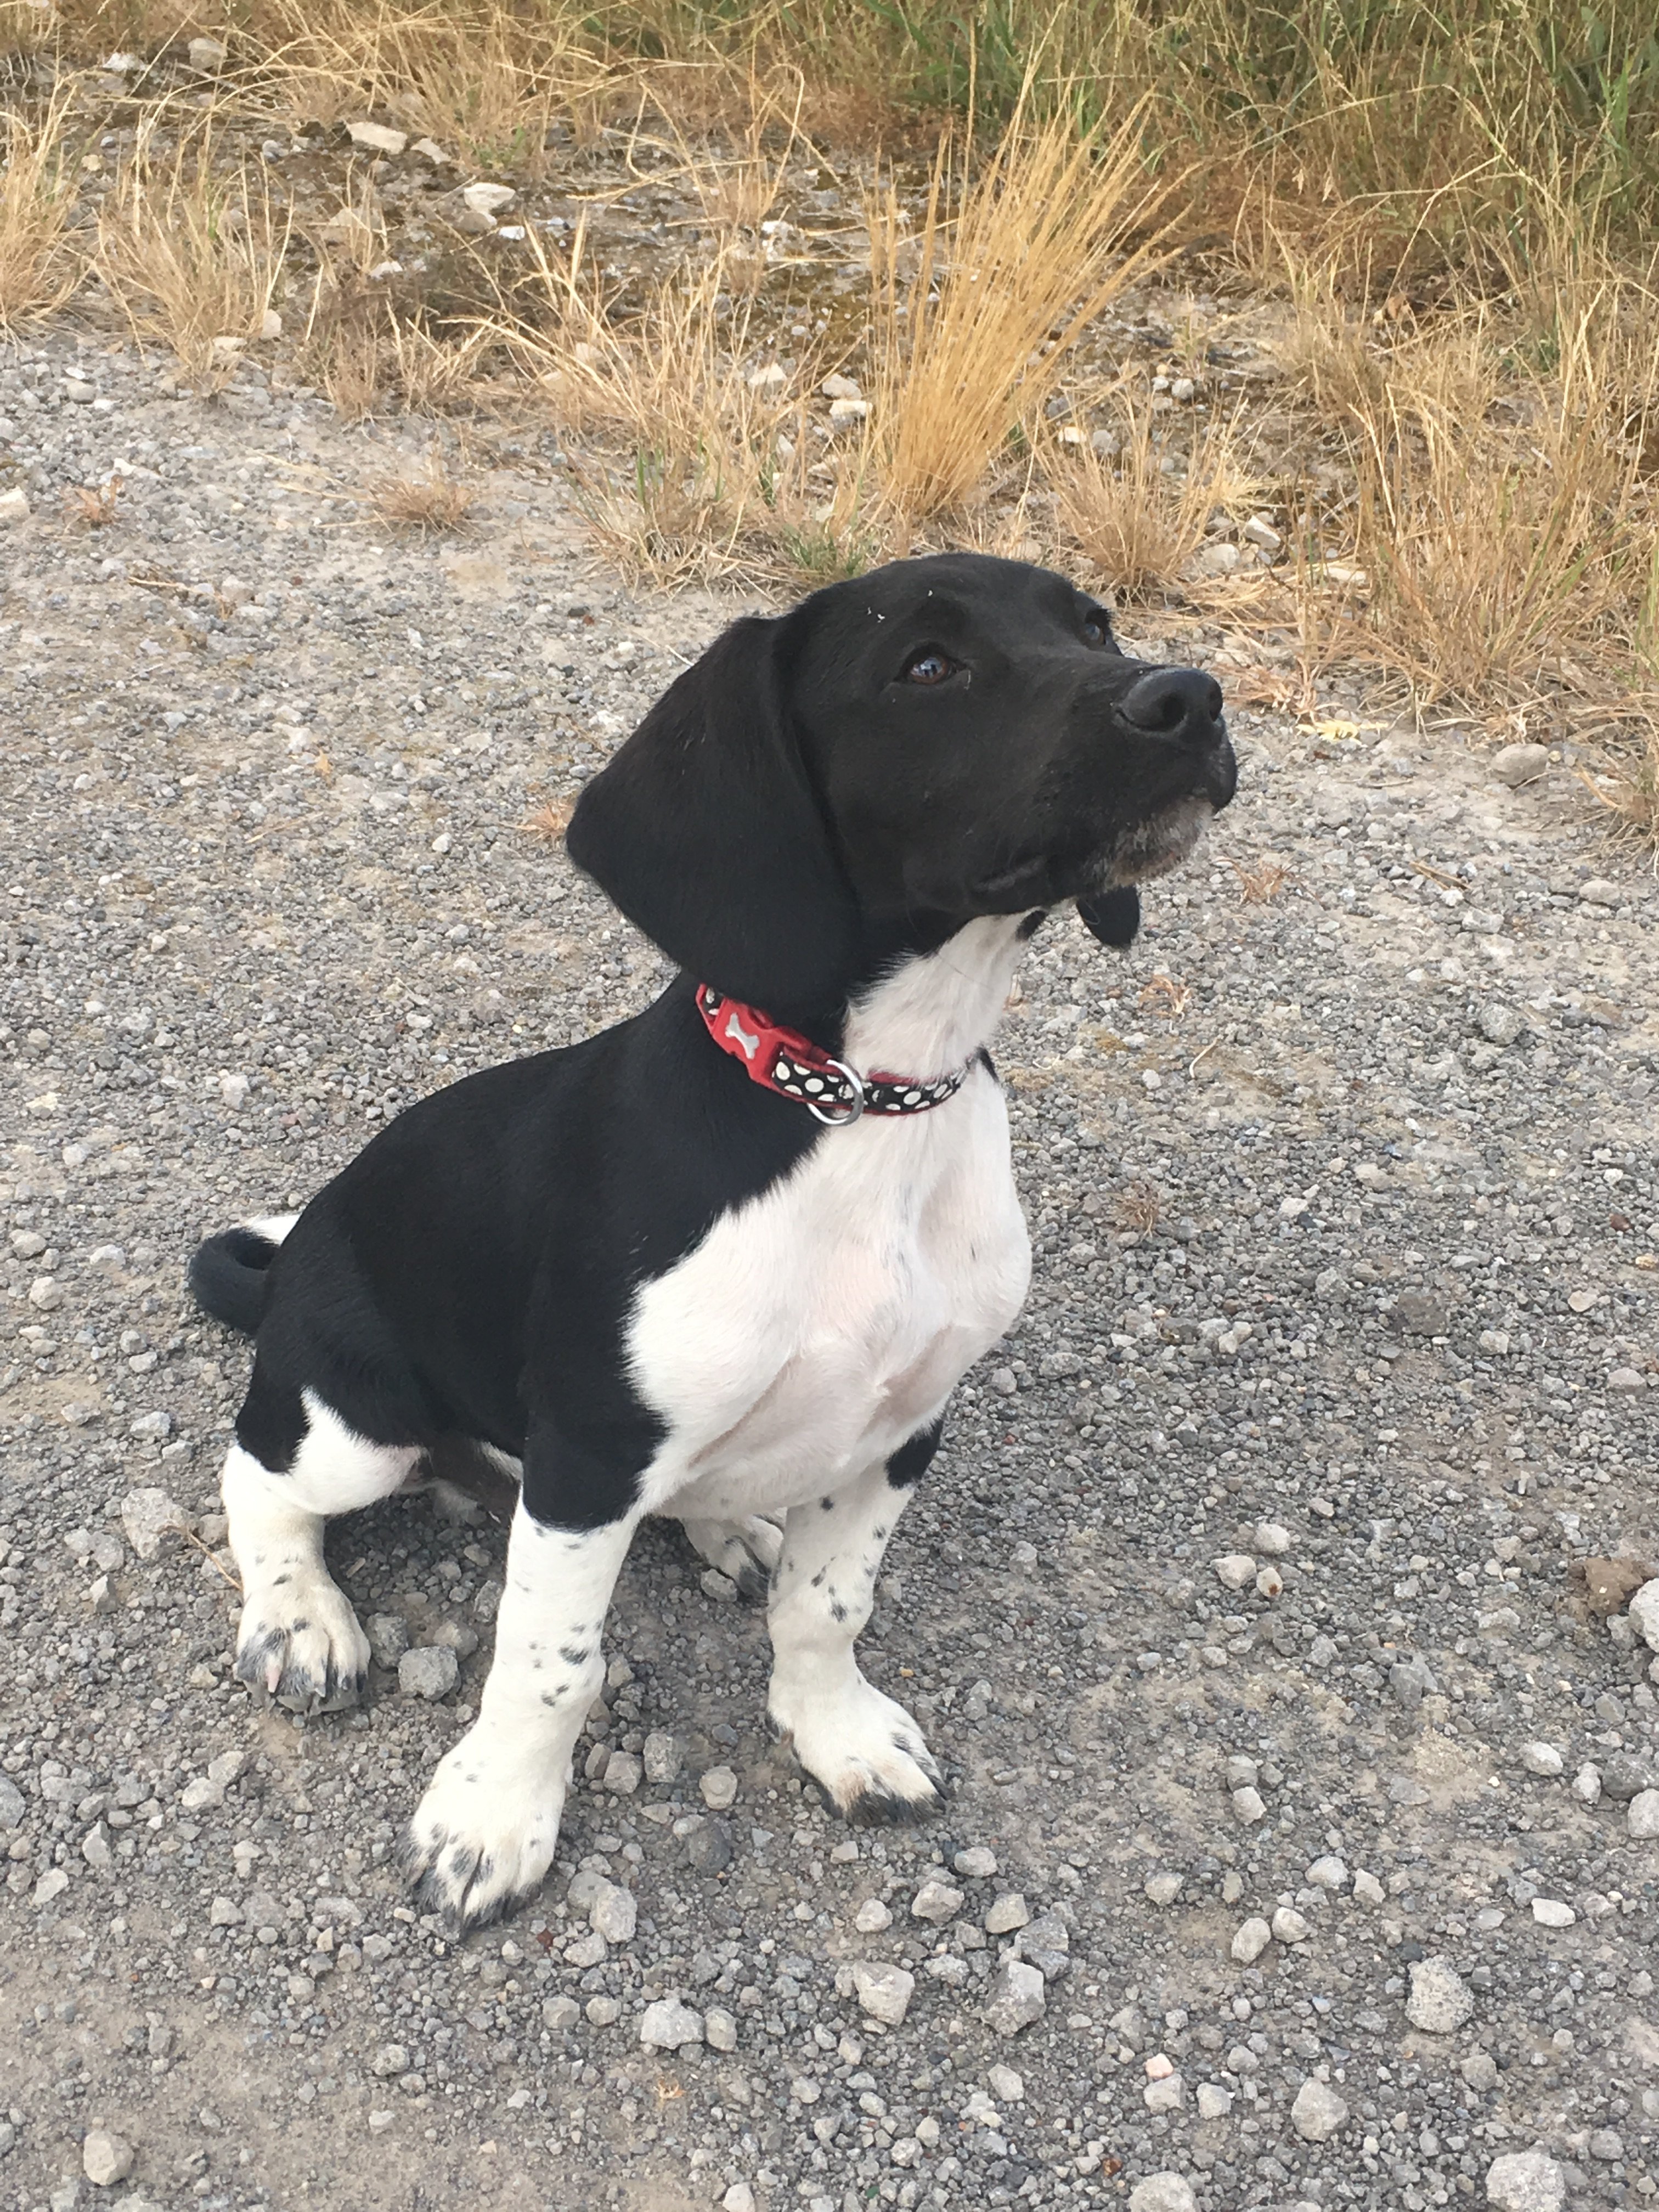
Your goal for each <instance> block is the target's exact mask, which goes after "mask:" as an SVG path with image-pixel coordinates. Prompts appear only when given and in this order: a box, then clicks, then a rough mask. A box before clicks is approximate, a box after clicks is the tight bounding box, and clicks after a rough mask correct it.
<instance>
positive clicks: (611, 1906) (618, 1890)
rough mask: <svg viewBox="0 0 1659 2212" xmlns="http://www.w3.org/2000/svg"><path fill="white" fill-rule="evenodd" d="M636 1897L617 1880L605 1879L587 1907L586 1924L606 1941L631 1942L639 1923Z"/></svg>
mask: <svg viewBox="0 0 1659 2212" xmlns="http://www.w3.org/2000/svg"><path fill="white" fill-rule="evenodd" d="M639 1917H640V1908H639V1902H638V1899H636V1898H635V1895H634V1893H633V1891H632V1890H631V1889H624V1888H623V1886H622V1884H621V1883H620V1882H619V1881H607V1882H606V1883H605V1885H604V1886H603V1887H602V1888H601V1889H600V1890H599V1893H598V1894H597V1895H596V1896H595V1898H594V1899H593V1902H592V1905H589V1906H588V1908H587V1924H588V1926H589V1927H590V1928H591V1929H592V1930H593V1932H594V1934H595V1935H596V1936H604V1938H605V1942H607V1943H631V1942H633V1940H634V1930H635V1928H636V1927H637V1926H638V1924H639Z"/></svg>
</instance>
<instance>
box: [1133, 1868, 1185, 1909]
mask: <svg viewBox="0 0 1659 2212" xmlns="http://www.w3.org/2000/svg"><path fill="white" fill-rule="evenodd" d="M1182 1880H1183V1877H1182V1875H1178V1874H1175V1873H1169V1874H1154V1875H1148V1876H1147V1877H1146V1881H1144V1882H1143V1883H1142V1884H1141V1890H1142V1893H1143V1895H1144V1896H1145V1897H1146V1899H1147V1901H1148V1902H1149V1903H1150V1904H1152V1905H1173V1904H1174V1903H1175V1901H1176V1898H1178V1897H1179V1896H1180V1894H1181V1885H1182Z"/></svg>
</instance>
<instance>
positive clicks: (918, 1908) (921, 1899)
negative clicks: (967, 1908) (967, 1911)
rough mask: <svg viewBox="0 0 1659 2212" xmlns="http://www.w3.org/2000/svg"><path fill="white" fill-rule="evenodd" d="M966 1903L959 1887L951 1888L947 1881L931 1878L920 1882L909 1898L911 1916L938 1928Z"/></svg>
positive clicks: (952, 1918)
mask: <svg viewBox="0 0 1659 2212" xmlns="http://www.w3.org/2000/svg"><path fill="white" fill-rule="evenodd" d="M966 1903H967V1899H965V1898H964V1897H963V1893H962V1892H961V1891H960V1890H959V1889H953V1888H952V1887H951V1884H950V1883H949V1882H948V1881H938V1880H933V1881H925V1882H923V1883H922V1885H921V1888H920V1889H919V1890H918V1891H917V1892H916V1893H915V1897H914V1898H913V1899H912V1900H911V1904H910V1911H911V1916H912V1917H913V1918H915V1919H917V1920H925V1921H927V1922H928V1923H930V1925H932V1926H933V1927H935V1928H940V1927H943V1926H944V1924H945V1922H946V1921H947V1920H954V1919H955V1917H956V1916H957V1913H958V1912H960V1911H961V1910H962V1908H963V1905H965V1904H966Z"/></svg>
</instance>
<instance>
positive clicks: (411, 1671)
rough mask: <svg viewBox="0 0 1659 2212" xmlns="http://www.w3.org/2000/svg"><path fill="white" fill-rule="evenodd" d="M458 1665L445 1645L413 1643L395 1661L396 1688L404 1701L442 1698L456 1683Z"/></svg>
mask: <svg viewBox="0 0 1659 2212" xmlns="http://www.w3.org/2000/svg"><path fill="white" fill-rule="evenodd" d="M460 1676H461V1662H460V1661H459V1659H458V1658H457V1657H456V1656H455V1654H454V1653H453V1651H452V1650H450V1648H449V1646H448V1645H447V1644H416V1647H415V1649H414V1650H412V1651H405V1652H404V1656H403V1657H402V1658H401V1659H400V1660H399V1661H398V1688H399V1689H400V1690H401V1691H402V1692H403V1693H404V1696H405V1697H406V1698H430V1699H437V1698H445V1697H447V1696H448V1694H449V1692H451V1691H452V1690H453V1688H454V1686H455V1685H456V1683H457V1682H458V1681H459V1680H460Z"/></svg>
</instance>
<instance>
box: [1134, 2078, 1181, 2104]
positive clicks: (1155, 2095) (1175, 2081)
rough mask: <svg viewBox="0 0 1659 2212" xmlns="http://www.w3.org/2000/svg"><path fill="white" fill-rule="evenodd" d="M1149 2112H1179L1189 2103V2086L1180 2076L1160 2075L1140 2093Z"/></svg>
mask: <svg viewBox="0 0 1659 2212" xmlns="http://www.w3.org/2000/svg"><path fill="white" fill-rule="evenodd" d="M1140 2100H1141V2102H1142V2104H1144V2105H1145V2106H1146V2109H1147V2111H1148V2112H1179V2111H1180V2110H1181V2107H1182V2105H1183V2104H1185V2102H1186V2101H1187V2084H1186V2083H1185V2082H1184V2081H1182V2078H1181V2076H1180V2075H1179V2074H1160V2075H1158V2078H1157V2079H1156V2080H1155V2081H1149V2082H1148V2083H1147V2084H1146V2087H1145V2088H1144V2089H1143V2090H1142V2091H1141V2093H1140Z"/></svg>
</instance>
